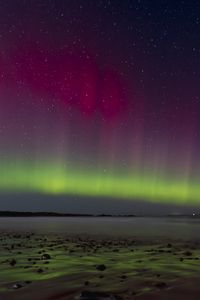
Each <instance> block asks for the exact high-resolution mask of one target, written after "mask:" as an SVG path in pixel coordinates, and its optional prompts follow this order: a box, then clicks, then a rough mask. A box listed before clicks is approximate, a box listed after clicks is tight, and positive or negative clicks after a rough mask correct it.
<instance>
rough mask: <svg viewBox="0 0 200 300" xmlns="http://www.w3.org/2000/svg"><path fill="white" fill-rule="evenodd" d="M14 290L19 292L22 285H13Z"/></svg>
mask: <svg viewBox="0 0 200 300" xmlns="http://www.w3.org/2000/svg"><path fill="white" fill-rule="evenodd" d="M12 288H13V289H15V290H17V289H20V288H22V285H21V284H20V283H15V284H13V286H12Z"/></svg>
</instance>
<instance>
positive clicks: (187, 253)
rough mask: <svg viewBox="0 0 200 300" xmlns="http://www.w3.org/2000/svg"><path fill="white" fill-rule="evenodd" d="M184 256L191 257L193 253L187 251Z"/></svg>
mask: <svg viewBox="0 0 200 300" xmlns="http://www.w3.org/2000/svg"><path fill="white" fill-rule="evenodd" d="M183 254H184V255H186V256H191V255H192V252H191V251H185V252H183Z"/></svg>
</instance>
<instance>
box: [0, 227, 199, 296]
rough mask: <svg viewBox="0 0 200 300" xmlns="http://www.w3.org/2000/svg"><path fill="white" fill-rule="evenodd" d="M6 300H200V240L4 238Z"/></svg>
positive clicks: (2, 288) (1, 290) (0, 282)
mask: <svg viewBox="0 0 200 300" xmlns="http://www.w3.org/2000/svg"><path fill="white" fill-rule="evenodd" d="M0 265H1V269H0V299H1V300H25V299H26V300H27V299H29V300H35V299H37V300H55V299H60V300H64V299H69V300H72V299H80V300H86V299H91V300H92V299H93V300H99V299H103V300H104V299H105V300H109V299H113V300H115V299H116V300H118V299H119V300H121V299H127V300H128V299H138V300H139V299H141V300H144V299H148V300H151V299H154V300H157V299H172V300H173V299H175V300H176V299H182V300H183V299H200V240H195V241H174V240H173V241H169V240H164V239H163V240H157V239H156V238H155V239H154V240H152V239H151V240H147V239H146V240H144V239H134V238H126V239H124V238H116V237H115V238H111V237H94V236H93V237H89V236H81V237H80V236H65V235H53V234H52V235H42V234H35V233H4V232H1V238H0Z"/></svg>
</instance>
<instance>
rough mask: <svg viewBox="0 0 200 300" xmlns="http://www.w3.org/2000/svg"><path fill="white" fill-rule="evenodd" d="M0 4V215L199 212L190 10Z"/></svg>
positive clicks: (99, 2) (196, 57) (196, 52)
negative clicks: (136, 210)
mask: <svg viewBox="0 0 200 300" xmlns="http://www.w3.org/2000/svg"><path fill="white" fill-rule="evenodd" d="M0 5H1V9H0V209H7V208H9V209H17V208H19V209H21V210H23V209H26V210H28V209H32V210H34V209H35V210H38V209H40V208H41V209H43V210H45V207H46V210H47V208H49V207H48V201H49V203H51V205H50V209H51V208H52V209H53V210H59V209H60V210H65V211H78V212H81V211H84V212H87V211H89V212H90V211H94V212H95V211H98V212H101V211H103V212H104V211H106V209H108V210H109V212H110V211H112V209H113V211H115V209H116V210H117V211H119V212H124V211H130V209H133V211H134V207H137V208H138V207H140V209H139V210H140V211H144V212H146V211H148V210H149V209H150V207H154V208H155V207H156V209H157V211H158V212H159V211H163V210H165V209H166V211H168V210H169V211H170V209H171V208H170V207H173V208H172V209H171V210H172V211H173V210H174V211H179V210H184V211H189V210H190V209H191V207H192V209H193V207H198V205H199V204H200V186H199V180H200V160H199V156H200V3H199V1H195V0H190V1H189V0H188V1H184V0H182V1H181V0H176V1H174V0H173V1H170V0H160V1H156V0H155V1H154V0H152V1H149V0H123V1H121V0H76V1H73V0H65V1H64V0H59V1H56V0H45V1H40V0H34V1H33V0H7V1H3V0H1V1H0ZM38 199H40V201H38ZM48 199H49V200H48ZM134 205H135V206H134ZM154 208H153V209H154Z"/></svg>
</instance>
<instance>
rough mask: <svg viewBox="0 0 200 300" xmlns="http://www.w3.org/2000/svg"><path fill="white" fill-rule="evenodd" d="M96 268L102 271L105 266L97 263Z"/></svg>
mask: <svg viewBox="0 0 200 300" xmlns="http://www.w3.org/2000/svg"><path fill="white" fill-rule="evenodd" d="M96 269H97V270H98V271H104V270H105V269H106V266H105V265H103V264H102V265H97V266H96Z"/></svg>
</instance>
